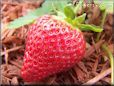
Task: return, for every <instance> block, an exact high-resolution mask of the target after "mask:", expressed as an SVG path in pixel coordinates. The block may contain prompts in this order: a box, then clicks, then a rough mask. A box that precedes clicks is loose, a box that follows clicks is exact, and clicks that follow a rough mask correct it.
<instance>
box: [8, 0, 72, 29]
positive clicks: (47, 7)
mask: <svg viewBox="0 0 114 86" xmlns="http://www.w3.org/2000/svg"><path fill="white" fill-rule="evenodd" d="M69 1H70V0H65V1H60V0H58V1H57V0H45V2H44V3H43V4H42V7H40V8H37V9H35V10H33V11H31V12H30V13H28V14H27V15H25V16H23V17H19V18H18V19H15V20H14V21H12V22H10V23H9V24H8V26H7V28H8V29H17V28H19V27H21V26H24V25H27V24H31V23H32V22H33V21H34V20H35V19H36V18H38V17H39V16H41V15H44V14H49V13H51V11H52V10H53V7H52V5H51V3H53V4H54V6H55V8H57V9H59V10H61V11H62V10H63V9H64V8H63V7H64V6H65V5H66V4H67V3H68V2H69ZM58 13H59V15H63V14H62V13H60V12H58Z"/></svg>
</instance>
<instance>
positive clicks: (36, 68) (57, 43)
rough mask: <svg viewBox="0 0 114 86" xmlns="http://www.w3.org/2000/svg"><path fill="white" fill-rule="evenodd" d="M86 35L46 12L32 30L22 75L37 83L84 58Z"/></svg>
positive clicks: (25, 78) (28, 38)
mask: <svg viewBox="0 0 114 86" xmlns="http://www.w3.org/2000/svg"><path fill="white" fill-rule="evenodd" d="M85 48H86V43H85V40H84V37H83V34H82V33H81V32H80V31H79V30H78V29H74V28H73V27H72V26H71V25H70V24H68V23H66V22H65V21H62V20H58V19H56V18H55V16H52V15H44V16H41V17H40V18H38V19H37V20H36V22H35V23H34V24H33V25H32V26H31V29H30V30H29V31H28V35H27V39H26V49H25V54H24V64H23V67H22V70H21V75H22V78H23V79H24V80H25V81H27V82H36V81H40V80H42V79H44V78H45V77H48V76H49V75H53V74H56V73H59V72H62V71H66V70H68V69H70V68H71V67H73V65H75V64H76V63H77V62H78V61H80V60H81V59H82V58H83V56H84V53H85Z"/></svg>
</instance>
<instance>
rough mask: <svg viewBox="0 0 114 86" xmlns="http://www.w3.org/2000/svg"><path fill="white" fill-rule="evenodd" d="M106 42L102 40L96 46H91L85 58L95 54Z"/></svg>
mask: <svg viewBox="0 0 114 86" xmlns="http://www.w3.org/2000/svg"><path fill="white" fill-rule="evenodd" d="M103 42H104V40H100V41H99V42H97V43H96V44H95V45H93V46H91V47H90V48H89V49H88V50H87V51H86V53H85V56H84V57H85V58H87V57H89V56H90V55H91V54H93V53H94V52H95V48H94V47H96V49H99V48H100V46H101V45H102V44H103Z"/></svg>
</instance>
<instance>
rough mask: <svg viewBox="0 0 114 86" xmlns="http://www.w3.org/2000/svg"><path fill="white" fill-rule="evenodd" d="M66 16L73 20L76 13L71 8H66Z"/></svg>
mask: <svg viewBox="0 0 114 86" xmlns="http://www.w3.org/2000/svg"><path fill="white" fill-rule="evenodd" d="M64 14H65V15H66V17H68V18H71V19H74V18H75V13H74V11H73V9H72V8H71V6H66V7H64Z"/></svg>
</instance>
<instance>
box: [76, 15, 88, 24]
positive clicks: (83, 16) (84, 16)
mask: <svg viewBox="0 0 114 86" xmlns="http://www.w3.org/2000/svg"><path fill="white" fill-rule="evenodd" d="M85 18H86V13H84V14H82V15H80V16H78V17H76V18H75V21H78V22H79V23H83V22H84V21H85Z"/></svg>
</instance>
